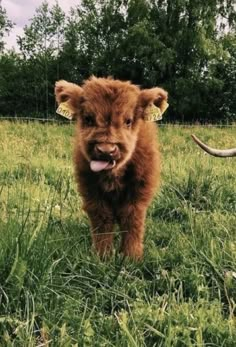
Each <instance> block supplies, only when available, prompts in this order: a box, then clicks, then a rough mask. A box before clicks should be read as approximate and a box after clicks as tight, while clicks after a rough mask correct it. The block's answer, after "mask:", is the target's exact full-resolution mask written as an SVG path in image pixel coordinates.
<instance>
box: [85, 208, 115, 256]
mask: <svg viewBox="0 0 236 347" xmlns="http://www.w3.org/2000/svg"><path fill="white" fill-rule="evenodd" d="M85 210H86V212H87V214H88V216H89V219H90V224H91V233H92V242H93V247H94V248H95V251H96V252H97V254H98V255H99V256H101V257H104V256H106V255H109V254H110V253H111V251H112V243H113V237H114V232H113V227H114V220H113V214H112V212H111V210H110V209H109V208H108V207H106V206H102V207H101V206H98V205H97V206H94V208H91V207H90V208H85Z"/></svg>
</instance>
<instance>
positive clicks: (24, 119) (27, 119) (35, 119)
mask: <svg viewBox="0 0 236 347" xmlns="http://www.w3.org/2000/svg"><path fill="white" fill-rule="evenodd" d="M0 121H9V122H23V123H27V122H39V123H48V124H53V123H54V124H73V123H76V121H75V120H68V119H64V118H59V117H58V118H38V117H0ZM157 123H158V126H160V127H184V128H193V127H197V126H204V127H209V128H211V127H214V128H236V123H235V122H233V123H203V122H193V123H184V122H157Z"/></svg>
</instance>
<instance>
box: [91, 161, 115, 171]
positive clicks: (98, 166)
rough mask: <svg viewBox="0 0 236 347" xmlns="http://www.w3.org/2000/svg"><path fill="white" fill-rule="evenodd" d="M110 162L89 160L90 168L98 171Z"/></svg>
mask: <svg viewBox="0 0 236 347" xmlns="http://www.w3.org/2000/svg"><path fill="white" fill-rule="evenodd" d="M109 164H110V163H109V162H108V161H99V160H92V161H91V162H90V169H91V170H92V171H95V172H98V171H102V170H104V169H105V168H106V167H107V166H108V165H109Z"/></svg>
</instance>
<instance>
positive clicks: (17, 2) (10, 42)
mask: <svg viewBox="0 0 236 347" xmlns="http://www.w3.org/2000/svg"><path fill="white" fill-rule="evenodd" d="M42 2H43V0H2V7H3V8H5V9H6V11H7V16H8V18H9V19H10V20H11V21H13V22H14V23H15V27H14V29H13V30H12V31H11V33H10V35H9V36H6V38H5V41H6V47H7V48H12V47H16V39H17V36H20V35H22V34H23V28H24V26H25V25H26V24H29V20H30V19H31V18H32V17H33V16H34V14H35V10H36V8H37V7H39V6H40V5H41V3H42ZM48 3H49V5H51V6H53V5H54V4H55V3H56V1H54V0H48ZM79 3H80V1H79V0H58V4H59V5H60V6H61V8H62V9H63V10H64V11H65V12H66V13H68V12H69V10H70V8H71V7H75V6H76V5H79Z"/></svg>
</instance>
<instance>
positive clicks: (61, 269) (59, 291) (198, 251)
mask: <svg viewBox="0 0 236 347" xmlns="http://www.w3.org/2000/svg"><path fill="white" fill-rule="evenodd" d="M73 132H74V129H73V126H66V125H64V126H62V125H41V124H37V123H35V124H20V123H8V122H1V123H0V346H19V347H28V346H38V347H39V346H56V347H57V346H61V347H62V346H63V347H64V346H65V347H71V346H74V347H75V346H99V347H102V346H104V347H105V346H119V347H126V346H131V347H135V346H137V347H140V346H150V347H153V346H165V347H175V346H176V347H177V346H178V347H183V346H188V347H189V346H224V347H229V346H232V347H235V346H236V317H235V314H236V158H228V159H217V158H213V157H209V156H207V155H205V154H204V153H203V152H201V151H200V149H198V148H197V147H196V146H195V145H194V144H193V142H192V140H191V138H190V134H191V132H194V133H195V134H196V135H199V136H200V138H201V139H203V140H205V141H207V142H208V144H210V145H216V143H218V145H219V146H222V147H230V146H232V144H234V145H235V138H236V128H227V129H216V128H213V127H212V128H205V129H204V128H200V127H195V128H193V129H189V128H181V127H165V128H161V129H160V131H159V137H160V143H161V149H162V166H163V170H162V186H161V190H160V192H159V194H158V195H157V196H156V198H155V200H154V201H153V204H152V206H151V207H150V209H149V212H148V218H147V223H146V239H145V258H144V260H143V261H142V262H140V263H133V262H131V261H129V260H127V259H126V260H124V259H122V257H121V256H120V255H119V254H118V253H114V255H113V256H112V257H111V259H109V260H107V261H106V262H102V261H100V260H99V259H98V258H97V257H96V256H95V255H94V254H93V253H92V252H91V250H90V245H91V238H90V233H89V226H88V220H87V217H86V215H84V214H83V212H82V211H81V201H80V198H79V196H78V194H77V192H76V186H75V182H74V178H73V167H72V161H71V154H72V142H73V140H72V139H73ZM118 241H119V234H118V233H117V240H116V242H118Z"/></svg>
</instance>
